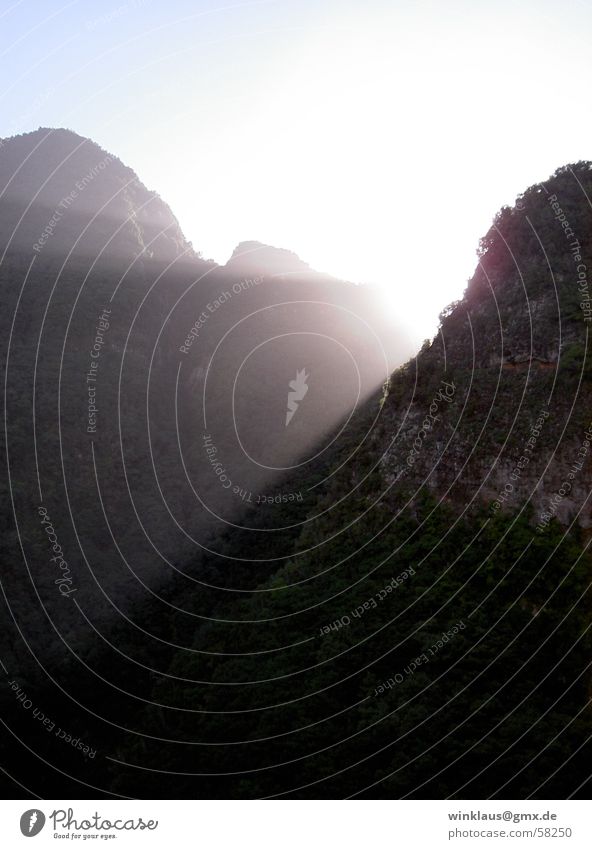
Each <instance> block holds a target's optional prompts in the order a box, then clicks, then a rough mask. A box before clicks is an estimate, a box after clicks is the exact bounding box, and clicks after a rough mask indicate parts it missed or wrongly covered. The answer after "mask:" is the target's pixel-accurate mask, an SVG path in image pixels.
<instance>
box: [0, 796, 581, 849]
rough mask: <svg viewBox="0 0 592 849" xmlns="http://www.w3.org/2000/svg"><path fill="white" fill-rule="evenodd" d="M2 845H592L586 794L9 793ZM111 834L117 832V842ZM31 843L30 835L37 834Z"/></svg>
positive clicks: (432, 848) (273, 848)
mask: <svg viewBox="0 0 592 849" xmlns="http://www.w3.org/2000/svg"><path fill="white" fill-rule="evenodd" d="M0 806H1V807H0V823H1V832H0V846H2V847H3V848H4V847H10V849H12V847H14V846H24V845H26V843H27V841H28V840H30V839H35V841H36V843H34V844H32V845H33V846H39V847H41V846H43V845H47V844H48V843H49V842H51V843H52V844H53V845H54V846H56V845H59V844H64V843H65V841H70V842H69V844H67V845H71V844H72V843H79V844H84V845H87V846H88V845H104V844H105V843H106V842H109V843H110V844H111V845H114V846H118V847H121V849H123V847H127V846H129V847H168V849H182V847H192V849H195V847H207V849H210V847H211V848H212V849H226V847H228V849H234V847H241V849H242V847H246V849H251V847H252V849H278V847H279V849H303V847H309V846H310V847H313V849H317V847H323V846H327V847H339V849H362V847H364V849H366V847H369V846H373V845H376V846H379V847H380V849H383V847H404V849H408V847H415V846H417V847H422V849H423V847H426V849H438V847H445V846H447V847H459V849H460V847H466V849H469V847H477V846H483V847H484V849H485V847H492V849H493V847H501V846H505V847H507V848H508V849H510V847H512V846H515V847H517V846H520V845H521V844H522V842H523V841H524V842H529V843H530V844H531V845H534V846H536V847H541V849H542V847H546V846H553V847H556V848H557V849H559V847H561V846H564V847H569V849H584V847H585V849H590V846H591V838H592V828H591V825H590V820H591V816H590V803H589V802H586V801H561V802H553V801H538V802H532V801H528V802H523V801H499V802H498V801H493V802H492V801H488V802H482V801H466V802H465V801H463V802H448V801H393V802H384V801H365V800H364V801H355V802H354V801H352V802H345V801H289V800H283V801H275V802H260V801H259V802H257V801H254V802H249V801H184V802H179V801H158V800H157V801H154V800H147V801H144V802H142V801H130V802H127V801H125V802H122V801H92V800H91V801H87V800H82V801H67V802H65V801H63V800H61V801H48V802H46V801H38V802H37V803H33V802H32V801H31V800H27V801H24V802H19V801H7V802H2V803H0ZM113 841H117V843H114V842H113ZM29 845H31V844H29Z"/></svg>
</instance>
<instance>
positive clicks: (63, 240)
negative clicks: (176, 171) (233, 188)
mask: <svg viewBox="0 0 592 849" xmlns="http://www.w3.org/2000/svg"><path fill="white" fill-rule="evenodd" d="M0 196H1V197H2V200H3V204H4V216H3V219H2V221H1V222H0V252H2V251H3V250H4V248H5V247H7V246H9V245H10V247H11V249H12V250H18V251H21V252H24V253H32V252H35V253H38V254H39V253H43V254H45V255H46V256H50V255H54V256H55V255H58V256H63V257H65V256H67V255H68V254H69V252H70V251H73V252H74V253H75V254H77V255H81V254H84V255H85V256H89V255H90V256H93V257H96V256H98V255H99V253H101V252H102V251H103V250H108V251H109V252H111V253H114V252H116V253H118V254H120V255H121V256H128V257H129V256H139V255H142V256H144V257H146V258H148V259H150V258H154V259H157V260H160V261H163V262H169V261H171V260H172V259H176V258H180V257H181V256H183V255H193V249H192V247H191V245H190V243H189V242H188V241H187V240H186V239H185V236H184V235H183V233H182V231H181V228H180V226H179V223H178V221H177V219H176V218H175V216H174V215H173V213H172V212H171V210H170V208H169V207H168V205H167V204H166V203H165V202H164V201H163V200H162V199H161V198H160V197H159V195H158V194H157V193H156V192H152V191H150V190H149V189H147V188H146V186H144V184H143V183H142V182H141V181H140V179H139V178H138V176H137V174H136V173H135V172H134V171H133V170H132V169H131V168H128V167H127V166H126V165H124V164H123V162H121V160H120V159H118V158H117V157H116V156H114V155H113V154H110V153H108V152H107V151H105V150H104V149H103V148H101V147H100V146H99V145H98V144H96V143H95V142H93V141H92V140H91V139H88V138H84V137H83V136H80V135H78V134H77V133H75V132H74V131H72V130H69V129H64V128H51V127H40V128H39V129H37V130H35V131H33V132H30V133H24V134H23V135H20V136H13V137H11V138H9V139H3V140H2V141H1V142H0Z"/></svg>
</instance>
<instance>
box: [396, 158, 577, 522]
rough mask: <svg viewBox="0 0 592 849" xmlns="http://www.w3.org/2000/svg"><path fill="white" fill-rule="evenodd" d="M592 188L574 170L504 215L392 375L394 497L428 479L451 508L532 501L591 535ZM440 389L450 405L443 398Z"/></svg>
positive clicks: (543, 517)
mask: <svg viewBox="0 0 592 849" xmlns="http://www.w3.org/2000/svg"><path fill="white" fill-rule="evenodd" d="M591 191H592V170H591V166H590V164H589V163H578V164H577V165H574V166H571V167H566V168H562V169H560V170H559V171H558V172H556V173H555V174H554V175H553V177H551V178H550V179H549V180H548V181H547V183H545V184H541V185H537V186H534V187H532V188H530V189H529V190H528V191H527V192H525V193H524V195H522V196H521V197H520V198H519V199H518V201H517V203H516V205H515V206H514V207H513V208H511V209H510V208H504V209H503V210H502V211H501V212H500V213H499V215H498V216H497V218H496V221H495V222H494V225H493V226H492V228H491V230H490V231H489V233H488V234H487V236H486V237H485V238H484V239H483V240H482V242H481V248H480V257H479V265H478V267H477V270H476V271H475V274H474V275H473V278H472V279H471V280H470V282H469V285H468V288H467V291H466V293H465V295H464V297H463V299H462V300H461V301H460V302H458V303H456V304H453V305H452V306H451V307H450V308H449V309H448V310H445V311H444V313H443V315H442V324H441V328H440V332H439V333H438V335H437V336H436V337H435V339H434V340H433V342H432V343H431V344H430V345H429V346H425V347H424V349H422V351H421V352H420V354H419V355H418V356H417V357H416V358H415V359H414V360H413V361H411V362H410V363H409V364H408V365H407V366H405V367H404V368H403V369H401V370H399V371H398V372H396V373H395V374H394V375H393V377H392V378H391V386H390V391H389V395H388V398H387V401H386V410H385V411H388V417H387V420H389V425H388V428H386V429H385V432H384V434H383V444H384V446H385V448H386V454H385V459H384V469H385V471H386V474H387V476H388V479H389V481H390V482H393V483H394V482H395V481H396V480H397V479H398V476H399V477H400V482H399V483H397V484H396V488H397V489H398V488H401V489H404V490H405V491H406V492H408V493H410V494H412V493H413V491H414V489H415V487H417V486H418V485H419V484H420V483H421V481H423V480H425V481H426V484H427V486H428V487H429V488H430V489H431V490H432V491H433V492H434V494H436V495H437V496H438V498H443V499H445V500H446V501H448V502H451V503H454V504H456V505H457V506H458V507H462V508H464V507H466V508H470V506H471V505H475V504H479V503H486V504H491V509H492V511H493V512H495V511H497V510H507V509H512V510H515V509H519V508H520V507H521V506H523V505H524V503H525V502H527V501H529V502H530V503H531V505H532V507H533V510H534V519H535V520H536V522H537V523H539V522H541V523H542V525H541V528H542V529H544V528H545V527H546V523H547V522H548V520H549V518H550V517H551V516H555V517H556V518H557V519H559V520H560V521H562V522H564V523H568V522H570V521H571V520H572V519H575V520H576V522H577V523H579V524H580V525H581V526H582V527H584V528H590V527H591V526H592V505H590V503H589V502H588V500H587V499H588V495H589V493H590V490H591V487H592V456H591V455H592V448H591V444H590V439H591V438H592V437H591V433H590V428H591V426H592V407H590V404H589V395H590V389H591V382H592V371H591V369H590V360H589V328H590V327H591V326H592V324H591V321H592V312H591V311H590V308H591V301H590V297H591V287H592V280H591V279H590V277H589V274H590V271H589V270H590V269H592V242H591V235H592V210H591V208H590V204H589V202H588V200H587V198H588V197H589V196H590V192H591ZM442 381H448V382H449V383H450V384H454V393H453V397H452V401H451V403H448V401H447V402H446V403H444V402H442V401H441V400H440V401H438V400H437V398H438V393H439V392H440V391H441V387H442ZM435 399H436V402H435V404H434V400H435ZM430 410H432V412H433V414H434V419H431V418H429V414H430ZM426 417H428V418H427V419H426ZM424 421H425V426H424ZM399 428H400V432H398V429H399ZM395 434H397V438H396V439H395V440H394V442H393V444H392V445H391V444H390V441H391V439H392V437H393V436H394V435H395ZM414 450H415V452H416V453H413V452H414Z"/></svg>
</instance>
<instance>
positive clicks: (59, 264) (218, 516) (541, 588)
mask: <svg viewBox="0 0 592 849" xmlns="http://www.w3.org/2000/svg"><path fill="white" fill-rule="evenodd" d="M33 135H34V134H33ZM51 138H53V135H52V136H51ZM59 138H62V135H61V134H60V133H57V134H56V139H58V140H59ZM63 138H64V139H65V142H64V154H63V155H62V156H61V158H60V153H59V151H58V152H57V153H56V154H55V157H54V159H52V160H51V161H50V162H49V167H48V172H47V174H46V175H45V176H43V174H44V172H43V163H42V160H36V162H37V164H36V165H35V169H34V174H36V175H37V176H35V180H33V177H31V178H29V177H27V176H26V172H27V168H28V164H27V163H29V162H30V161H31V160H29V159H28V158H27V155H26V154H25V151H29V150H30V149H31V148H32V147H34V146H35V145H34V144H33V140H30V139H28V138H26V139H25V140H24V141H23V140H22V139H21V140H20V141H19V139H16V140H14V141H11V142H5V143H4V144H3V145H2V146H1V147H0V161H1V158H2V155H3V150H4V149H5V148H6V147H7V146H11V147H12V148H13V153H12V154H11V155H12V156H13V157H14V162H20V163H21V164H22V168H21V169H20V170H19V175H20V176H19V180H22V183H21V185H22V187H23V188H22V192H21V194H19V195H18V197H16V198H14V199H13V200H11V201H10V203H9V204H8V207H7V215H9V216H10V215H14V214H15V213H14V208H13V206H12V205H13V204H17V205H19V204H20V207H19V208H21V209H22V208H27V207H29V209H30V212H28V213H27V216H29V214H31V215H32V216H33V219H34V221H35V226H32V227H30V228H29V229H28V230H27V231H26V233H27V240H30V236H31V234H32V233H36V232H37V224H38V222H39V220H40V219H43V218H44V216H45V214H46V210H47V207H44V208H43V210H41V209H39V207H38V205H37V201H36V199H35V192H36V191H37V188H36V187H37V186H38V184H39V181H40V180H41V182H42V183H43V182H44V181H45V179H47V177H48V176H50V173H51V170H52V168H53V167H55V166H52V163H53V162H54V161H55V162H58V161H59V162H63V163H66V162H67V161H69V160H68V159H67V157H66V155H65V152H66V151H67V150H70V147H71V143H72V140H71V139H70V136H69V135H68V134H66V136H65V137H63ZM66 142H67V143H66ZM35 143H36V142H35ZM21 144H22V145H23V148H22V153H21V154H20V155H19V156H20V158H19V156H17V154H16V153H15V152H14V149H15V148H14V145H16V146H17V147H18V146H19V145H21ZM88 147H89V150H91V151H93V157H92V158H93V160H94V161H96V149H95V148H94V147H93V146H92V143H88ZM87 164H88V163H85V166H84V167H86V165H87ZM0 167H1V166H0ZM11 167H14V166H11ZM62 168H64V169H66V171H67V166H66V165H65V164H64V165H63V166H62ZM117 168H119V165H117ZM39 171H40V172H41V173H38V172H39ZM78 171H79V169H78V168H76V169H74V170H73V171H71V172H70V173H69V174H65V175H63V177H64V183H62V184H60V188H59V190H56V192H54V194H53V195H52V197H51V202H49V208H52V205H54V204H55V199H56V197H57V196H58V195H60V194H62V193H63V185H66V184H68V183H69V182H71V181H72V179H73V178H76V179H78V178H79V174H78ZM106 171H107V169H103V172H101V175H99V176H98V177H97V178H96V179H97V181H98V180H99V179H102V177H103V176H105V178H106ZM15 173H16V172H15ZM87 173H88V172H87ZM114 174H115V170H114V171H113V172H111V178H110V179H112V178H113V175H114ZM117 185H120V184H119V182H117ZM92 186H93V191H94V190H95V188H96V189H97V192H98V186H99V183H98V182H97V183H96V186H95V184H94V180H93V183H92ZM115 188H116V183H115V182H114V183H113V187H112V188H109V191H114V190H115ZM85 191H86V190H85ZM90 191H91V185H90V184H89V186H88V192H89V194H88V195H85V197H86V198H87V199H88V200H89V203H90V198H91V195H90ZM144 191H145V190H144V189H142V188H140V187H139V186H138V187H137V192H138V195H137V199H138V201H137V202H138V203H140V197H142V198H143V197H145V195H144V194H143V192H144ZM27 192H28V193H29V197H28V198H27ZM31 192H33V193H32V195H31ZM591 193H592V170H591V166H590V164H589V163H586V162H583V163H576V164H574V165H572V166H567V167H565V168H561V169H559V170H558V171H557V172H556V173H555V174H554V175H553V176H552V177H551V178H550V179H549V180H547V181H546V182H545V183H541V184H539V185H536V186H533V187H532V188H530V189H528V190H527V191H526V192H524V194H522V195H521V196H520V197H519V198H518V199H517V201H516V204H515V205H514V206H512V207H507V208H504V209H502V210H501V211H500V212H499V213H498V215H497V216H496V217H495V220H494V222H493V224H492V227H491V229H490V230H489V232H488V233H487V234H486V235H485V236H484V238H483V239H482V241H481V243H480V246H479V261H478V265H477V268H476V270H475V273H474V275H473V277H472V278H471V280H470V281H469V283H468V286H467V289H466V292H465V294H464V296H463V297H462V299H460V301H459V302H457V303H455V304H451V305H449V306H448V307H446V308H445V309H443V311H442V313H441V325H440V327H439V330H438V333H437V334H436V336H435V337H434V339H433V340H431V341H429V342H426V343H425V344H424V345H423V347H422V349H421V350H420V351H419V352H418V353H417V355H416V356H415V357H413V358H412V359H410V360H408V361H407V362H404V360H405V357H404V350H405V344H404V342H403V341H402V334H401V333H400V329H398V328H396V327H393V326H392V325H391V324H389V323H388V321H387V320H386V318H385V316H384V315H383V314H382V312H381V310H380V307H379V306H377V304H376V303H375V302H374V303H373V302H372V297H371V295H372V291H371V290H369V289H366V288H365V287H360V286H353V285H351V284H347V283H344V282H342V281H338V280H335V279H333V278H331V277H329V276H327V275H319V274H317V273H315V272H313V271H311V270H310V269H309V268H308V267H307V266H306V265H305V264H304V263H302V261H301V260H299V259H298V258H297V257H296V256H295V255H293V254H291V253H290V252H285V251H283V250H277V249H275V248H270V247H269V246H264V245H259V244H258V243H242V244H241V245H239V246H238V248H237V249H236V250H235V252H234V253H233V256H232V258H231V260H230V261H229V263H228V264H227V265H226V266H223V267H218V266H216V265H214V264H212V263H205V262H204V261H203V260H202V259H201V258H200V257H199V255H198V254H196V253H194V252H192V251H189V250H187V247H186V246H187V244H188V243H187V242H186V240H185V239H184V238H183V237H182V234H180V233H179V232H178V231H177V230H176V229H175V227H174V222H173V221H172V219H171V218H169V217H168V216H169V213H165V212H164V211H163V212H162V215H164V216H165V217H164V219H163V221H165V222H168V224H167V227H166V228H164V229H165V231H166V235H163V236H161V235H159V236H158V237H157V241H155V242H154V246H153V248H150V251H148V250H144V247H146V248H148V246H149V245H150V243H151V241H153V234H154V233H155V232H157V233H158V234H160V233H161V230H162V228H161V229H160V230H159V229H158V227H157V226H156V225H155V224H154V222H153V221H152V220H148V221H146V222H145V223H144V224H143V225H142V228H141V229H140V233H139V234H137V233H136V235H137V238H136V235H134V232H135V231H134V230H133V228H132V229H128V224H129V221H128V219H129V218H130V217H131V218H132V219H133V218H134V217H135V218H137V217H138V215H139V207H138V208H136V207H135V206H134V204H135V203H136V201H135V200H134V201H133V203H132V210H131V212H133V213H135V215H130V214H128V212H127V211H126V210H127V209H128V207H126V208H125V209H124V208H123V207H117V206H116V207H114V211H113V216H112V217H111V218H105V217H103V216H102V215H101V214H99V215H97V216H96V217H95V213H98V212H99V211H100V210H99V209H98V208H96V207H93V208H90V209H89V210H88V211H87V215H90V219H89V229H88V230H87V232H86V234H85V236H84V238H85V239H86V242H84V245H83V242H82V241H78V242H76V238H74V236H75V233H76V231H75V229H74V230H72V232H71V233H70V234H69V236H68V238H66V235H67V234H66V231H65V229H64V231H63V236H62V235H59V234H58V230H57V229H56V230H55V233H54V235H52V237H51V238H50V239H48V241H47V246H49V244H50V243H51V245H52V250H51V251H49V250H48V251H46V250H45V248H44V249H43V251H41V253H38V252H36V251H35V250H34V248H33V247H31V244H30V241H27V240H25V241H22V242H21V241H18V242H15V241H9V240H6V242H5V247H7V250H6V251H5V255H4V259H3V261H2V264H1V265H0V285H1V286H2V293H3V299H4V301H3V305H4V310H3V315H2V316H1V319H2V322H3V326H2V337H3V339H5V340H6V352H5V364H6V385H7V430H6V437H7V439H6V446H5V448H6V456H7V460H8V469H7V472H9V475H7V481H8V486H7V487H6V491H5V492H4V493H3V495H4V501H5V503H6V504H7V505H8V509H7V510H6V511H5V514H4V516H3V522H4V533H3V543H2V545H3V549H2V556H3V578H2V585H3V592H4V598H5V600H6V602H7V604H6V610H5V613H4V621H3V626H4V627H3V632H4V634H5V637H4V639H3V643H2V646H1V653H0V656H1V659H2V662H3V665H4V668H5V672H6V686H5V688H4V691H3V693H2V697H1V699H0V705H1V706H2V711H3V716H4V717H5V718H6V722H7V724H8V726H9V728H10V729H11V730H12V731H13V734H14V737H13V736H12V735H6V737H5V740H4V741H3V743H2V746H3V764H6V765H7V772H8V774H9V775H10V776H11V778H10V779H9V778H8V777H7V778H6V783H7V795H9V794H10V793H11V792H12V793H14V794H18V797H19V798H20V797H21V796H22V792H23V789H22V788H23V786H24V787H25V788H26V790H27V792H29V793H31V794H35V793H37V794H38V795H47V787H51V788H52V792H55V791H59V794H58V795H61V796H64V797H66V796H74V794H76V795H75V796H74V797H75V798H85V797H88V798H96V797H97V796H105V797H120V796H121V797H129V796H134V797H136V798H137V797H141V798H159V797H162V796H168V795H170V796H171V797H172V798H224V799H227V798H254V797H285V798H343V797H363V798H385V799H391V798H408V797H411V798H449V797H450V798H458V799H475V798H490V797H491V798H496V799H500V800H501V799H505V798H510V799H516V798H518V799H522V798H534V799H541V800H544V799H548V798H564V797H567V796H573V797H581V798H585V797H586V795H587V792H589V773H590V768H589V763H590V755H591V752H590V742H589V741H590V739H592V716H591V714H590V707H589V690H590V672H589V666H590V653H591V651H592V644H591V639H590V621H591V620H590V617H591V609H590V592H589V588H590V575H591V572H592V559H591V558H590V555H589V553H588V543H589V538H590V532H589V528H590V526H591V525H592V522H591V516H590V508H589V504H588V495H589V493H590V489H591V486H592V473H591V464H590V452H591V451H592V447H591V446H592V432H590V426H591V421H590V411H589V405H588V397H589V391H590V374H591V373H590V363H589V355H588V324H589V321H590V319H591V318H592V312H591V311H590V308H589V280H588V269H589V268H592V256H591V252H590V246H589V234H590V230H591V225H592V213H591V207H590V204H589V202H588V198H589V197H590V196H591ZM110 197H111V196H110ZM135 197H136V196H135ZM101 199H103V203H104V200H105V199H107V197H106V196H105V195H101V196H99V195H97V199H96V204H99V203H100V201H101ZM31 201H32V203H31ZM155 203H156V201H155ZM29 204H30V206H29ZM140 205H141V204H140ZM128 206H129V205H128ZM93 209H94V211H93ZM1 210H2V200H1V199H0V212H1ZM0 218H1V216H0ZM27 220H28V219H27ZM91 221H92V224H90V222H91ZM97 222H98V223H97ZM95 223H97V229H96V230H95V229H94V224H95ZM72 226H73V227H74V226H75V225H74V221H72ZM13 229H14V228H13ZM23 232H25V231H23ZM116 233H125V236H124V237H122V238H121V239H120V238H119V236H118V235H115V234H116ZM112 235H113V236H114V238H113V239H111V236H112ZM54 237H55V238H54ZM62 237H63V239H64V242H63V243H61V242H60V241H59V239H62ZM5 238H6V237H5ZM74 244H75V245H76V246H75V248H74V250H73V251H72V253H69V251H70V247H72V245H74ZM98 244H100V245H101V247H103V246H104V245H108V247H107V248H106V249H105V250H104V251H103V252H102V254H101V259H100V260H99V261H98V262H97V263H95V259H98V256H94V255H93V253H92V250H91V248H92V246H93V245H94V247H95V248H96V247H97V245H98ZM17 245H18V247H17ZM27 245H28V247H27ZM60 245H61V247H60V250H59V251H58V250H57V248H58V247H59V246H60ZM54 249H55V251H54ZM60 251H61V253H60ZM35 254H37V256H35ZM254 257H258V258H257V260H254V259H253V258H254ZM31 263H32V264H31ZM303 266H304V267H303ZM412 282H413V281H405V285H412ZM108 310H110V312H107V311H108ZM95 346H97V347H95ZM94 354H97V356H96V357H95V356H94ZM97 360H98V365H97V364H96V361H97ZM89 378H90V379H89ZM385 378H387V379H386V380H385ZM89 387H90V391H89ZM91 391H92V392H93V393H95V394H91ZM91 400H92V403H91ZM93 406H94V407H95V408H96V409H95V410H91V407H93ZM89 427H90V429H91V430H90V431H89ZM53 546H58V548H57V549H56V548H54V547H53ZM54 552H57V553H56V554H54ZM52 558H55V559H52ZM56 576H57V577H56ZM72 590H75V592H72ZM27 702H30V705H31V712H29V709H28V708H25V707H24V705H25V704H26V703H27ZM33 705H35V708H36V709H38V711H41V712H42V713H43V715H44V717H49V718H50V720H51V721H56V722H58V723H59V724H60V725H61V727H62V728H64V729H66V728H67V729H68V733H69V734H70V736H71V737H72V739H75V740H76V741H77V742H78V741H79V740H82V741H83V742H84V743H85V744H88V746H89V747H90V751H89V752H83V753H80V752H79V751H76V750H75V749H72V747H71V746H70V747H68V746H66V745H65V744H64V743H63V742H62V741H61V740H56V739H55V738H54V735H53V734H48V733H47V730H46V728H45V727H44V725H43V722H38V721H35V718H34V717H33V714H32V709H33V707H32V706H33ZM70 729H71V731H70ZM19 737H22V738H23V739H25V740H26V741H27V743H28V745H29V750H28V751H25V750H23V748H22V746H20V744H19V743H18V739H19ZM31 750H32V751H31ZM32 752H33V753H34V754H33V753H32ZM54 765H57V766H58V768H59V772H58V773H56V771H55V769H54ZM15 782H18V784H15ZM11 788H12V790H11ZM15 788H16V789H15Z"/></svg>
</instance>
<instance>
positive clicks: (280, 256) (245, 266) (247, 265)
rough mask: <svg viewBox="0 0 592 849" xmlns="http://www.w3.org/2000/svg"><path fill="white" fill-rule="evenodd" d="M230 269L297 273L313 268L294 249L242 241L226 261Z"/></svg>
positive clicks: (248, 271)
mask: <svg viewBox="0 0 592 849" xmlns="http://www.w3.org/2000/svg"><path fill="white" fill-rule="evenodd" d="M226 267H227V268H228V269H234V268H240V270H241V273H247V274H266V275H269V276H271V275H274V274H295V273H298V272H310V271H311V268H310V266H309V265H308V264H307V263H306V262H303V261H302V260H301V259H300V257H299V256H297V255H296V254H295V253H294V252H293V251H288V250H286V249H285V248H274V247H272V246H271V245H264V244H262V243H261V242H241V243H240V244H239V245H237V246H236V248H235V249H234V251H233V252H232V256H231V257H230V259H229V260H228V262H227V263H226Z"/></svg>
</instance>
